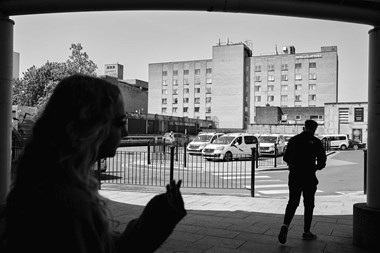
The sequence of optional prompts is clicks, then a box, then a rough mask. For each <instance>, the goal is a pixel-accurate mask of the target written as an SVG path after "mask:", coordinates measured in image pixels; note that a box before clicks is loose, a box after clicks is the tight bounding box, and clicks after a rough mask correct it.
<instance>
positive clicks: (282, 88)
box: [255, 83, 317, 91]
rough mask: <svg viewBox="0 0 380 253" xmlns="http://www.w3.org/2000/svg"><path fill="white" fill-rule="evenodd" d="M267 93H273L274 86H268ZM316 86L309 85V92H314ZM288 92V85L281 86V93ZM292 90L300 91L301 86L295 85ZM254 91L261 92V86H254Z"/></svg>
mask: <svg viewBox="0 0 380 253" xmlns="http://www.w3.org/2000/svg"><path fill="white" fill-rule="evenodd" d="M267 87H268V89H267V91H274V85H268V86H267ZM316 89H317V85H316V84H314V83H313V84H309V90H316ZM287 90H289V85H281V91H287ZM294 90H302V84H295V85H294ZM255 91H262V89H261V85H255Z"/></svg>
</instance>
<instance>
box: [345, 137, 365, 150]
mask: <svg viewBox="0 0 380 253" xmlns="http://www.w3.org/2000/svg"><path fill="white" fill-rule="evenodd" d="M366 147H367V144H366V143H363V142H361V141H358V140H351V139H349V140H348V148H353V149H355V150H358V149H365V148H366Z"/></svg>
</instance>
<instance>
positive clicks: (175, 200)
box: [166, 180, 185, 212]
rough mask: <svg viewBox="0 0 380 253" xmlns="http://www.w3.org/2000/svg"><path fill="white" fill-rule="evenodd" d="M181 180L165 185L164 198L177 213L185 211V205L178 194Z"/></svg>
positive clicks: (179, 193)
mask: <svg viewBox="0 0 380 253" xmlns="http://www.w3.org/2000/svg"><path fill="white" fill-rule="evenodd" d="M181 184H182V180H178V183H177V184H176V182H175V180H172V181H171V182H170V184H168V185H166V196H167V198H168V202H169V204H170V205H171V206H172V207H173V208H174V209H175V210H177V211H180V212H183V211H184V209H185V204H184V202H183V199H182V195H181V192H180V190H179V189H180V188H181Z"/></svg>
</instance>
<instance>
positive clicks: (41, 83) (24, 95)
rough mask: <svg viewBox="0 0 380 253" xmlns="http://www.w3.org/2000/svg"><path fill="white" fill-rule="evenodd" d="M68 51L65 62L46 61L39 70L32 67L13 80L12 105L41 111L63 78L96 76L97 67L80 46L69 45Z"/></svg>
mask: <svg viewBox="0 0 380 253" xmlns="http://www.w3.org/2000/svg"><path fill="white" fill-rule="evenodd" d="M70 50H71V55H70V56H69V59H68V60H67V61H66V62H49V61H48V62H46V63H45V64H44V65H43V66H41V67H39V68H38V67H36V66H32V67H30V68H29V69H27V71H26V72H24V73H23V77H22V78H20V79H16V80H13V98H12V104H14V105H23V106H36V107H37V108H39V109H42V108H43V107H44V105H45V104H46V102H47V101H48V100H49V97H50V95H51V94H52V92H53V90H54V88H55V87H56V85H57V84H58V83H59V82H60V81H61V80H62V79H63V78H65V77H67V76H70V75H73V74H76V73H79V74H85V75H91V76H96V72H95V71H96V69H97V66H96V64H95V63H94V62H93V61H92V60H90V59H89V56H88V55H87V53H86V52H82V50H83V47H82V45H81V44H80V43H78V44H71V47H70Z"/></svg>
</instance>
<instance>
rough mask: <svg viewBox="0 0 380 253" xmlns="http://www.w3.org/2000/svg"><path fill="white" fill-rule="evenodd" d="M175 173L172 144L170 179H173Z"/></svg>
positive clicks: (171, 147)
mask: <svg viewBox="0 0 380 253" xmlns="http://www.w3.org/2000/svg"><path fill="white" fill-rule="evenodd" d="M173 175H174V146H170V181H169V183H170V182H171V181H173V178H174V177H173Z"/></svg>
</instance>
